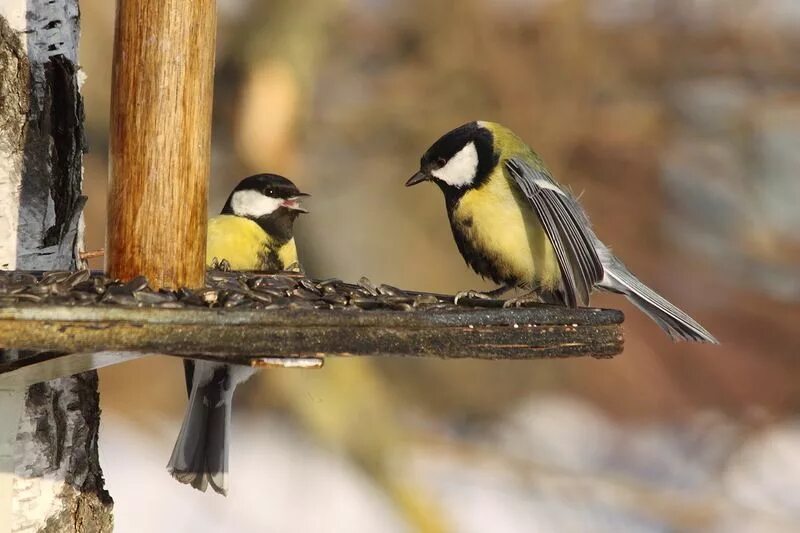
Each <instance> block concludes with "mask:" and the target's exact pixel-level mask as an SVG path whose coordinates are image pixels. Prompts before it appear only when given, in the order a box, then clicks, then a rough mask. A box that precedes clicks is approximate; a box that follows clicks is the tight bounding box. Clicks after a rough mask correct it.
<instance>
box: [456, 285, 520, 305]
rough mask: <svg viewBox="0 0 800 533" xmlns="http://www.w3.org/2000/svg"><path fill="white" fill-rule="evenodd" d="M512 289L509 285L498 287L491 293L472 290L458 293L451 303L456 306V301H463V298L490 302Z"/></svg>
mask: <svg viewBox="0 0 800 533" xmlns="http://www.w3.org/2000/svg"><path fill="white" fill-rule="evenodd" d="M512 288H513V287H511V286H510V285H502V286H500V287H498V288H496V289H493V290H491V291H486V292H480V291H473V290H468V291H461V292H459V293H457V294H456V295H455V297H454V298H453V303H454V304H455V305H458V301H459V300H461V299H463V298H476V299H479V300H492V299H494V298H496V297H497V296H501V295H503V294H505V293H507V292H508V291H510V290H511V289H512Z"/></svg>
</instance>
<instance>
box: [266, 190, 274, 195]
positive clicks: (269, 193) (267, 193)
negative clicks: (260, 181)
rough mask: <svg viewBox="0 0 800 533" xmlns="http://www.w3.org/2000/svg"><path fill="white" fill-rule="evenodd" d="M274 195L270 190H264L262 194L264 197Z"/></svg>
mask: <svg viewBox="0 0 800 533" xmlns="http://www.w3.org/2000/svg"><path fill="white" fill-rule="evenodd" d="M274 193H275V191H273V190H272V189H264V194H265V195H266V196H272V195H273V194H274Z"/></svg>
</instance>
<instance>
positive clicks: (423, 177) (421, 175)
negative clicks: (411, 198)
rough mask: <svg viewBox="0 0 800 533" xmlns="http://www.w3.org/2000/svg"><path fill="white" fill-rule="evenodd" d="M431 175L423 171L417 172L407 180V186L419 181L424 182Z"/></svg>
mask: <svg viewBox="0 0 800 533" xmlns="http://www.w3.org/2000/svg"><path fill="white" fill-rule="evenodd" d="M429 179H431V178H430V176H428V175H427V174H425V173H424V172H422V171H419V172H417V173H416V174H414V175H413V176H411V178H410V179H409V180H408V181H407V182H406V187H411V186H412V185H416V184H417V183H422V182H423V181H428V180H429Z"/></svg>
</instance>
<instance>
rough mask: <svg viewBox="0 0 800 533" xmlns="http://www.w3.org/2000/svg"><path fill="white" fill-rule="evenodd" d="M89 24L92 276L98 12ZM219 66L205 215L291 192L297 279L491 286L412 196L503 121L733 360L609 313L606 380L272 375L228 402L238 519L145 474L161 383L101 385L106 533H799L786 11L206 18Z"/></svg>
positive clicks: (345, 7)
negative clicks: (466, 135)
mask: <svg viewBox="0 0 800 533" xmlns="http://www.w3.org/2000/svg"><path fill="white" fill-rule="evenodd" d="M81 8H82V15H83V24H82V26H83V37H82V44H81V62H82V64H83V67H84V69H85V71H86V74H87V76H88V77H87V80H86V83H85V85H84V88H83V90H84V95H85V98H86V113H87V128H88V136H89V141H90V149H91V152H90V153H89V154H88V155H87V158H86V186H85V190H86V193H87V194H88V195H89V198H90V199H89V204H88V207H87V211H86V222H87V232H86V248H87V249H88V250H91V249H96V248H100V247H102V246H103V239H104V234H103V232H104V225H105V194H106V179H107V165H108V161H107V151H108V138H107V130H108V116H109V112H108V111H109V87H110V77H111V55H112V35H113V19H114V2H109V1H108V0H82V1H81ZM217 54H218V55H217V73H216V89H215V108H214V142H213V172H212V184H211V197H210V202H209V213H210V214H215V213H217V212H218V211H219V209H220V208H221V206H222V204H223V203H224V200H225V197H226V196H227V194H228V192H229V190H230V189H231V188H232V187H233V186H234V185H235V183H237V181H238V180H239V179H240V178H241V177H244V176H245V175H249V174H252V173H255V172H262V171H272V172H277V173H281V174H284V175H286V176H288V177H290V178H291V179H293V180H294V181H295V182H296V183H297V184H298V185H299V186H300V188H301V189H302V190H308V191H310V192H311V193H313V195H314V196H313V198H312V199H311V200H310V201H309V202H307V206H308V207H309V208H310V209H311V211H312V214H311V215H308V216H307V217H303V218H301V219H300V221H299V223H298V228H297V232H298V243H299V249H300V255H301V261H302V262H303V264H304V266H305V269H306V271H307V272H308V273H309V274H310V275H311V276H314V277H321V278H324V277H332V276H336V277H341V278H344V279H347V280H356V279H358V278H359V277H361V276H368V277H369V278H371V279H372V280H373V281H377V282H382V283H389V284H392V285H397V286H401V287H404V288H414V289H422V290H432V291H440V292H445V291H458V290H463V289H467V288H485V287H488V285H486V284H483V283H482V282H481V281H480V279H479V278H478V277H477V276H476V275H474V274H473V273H471V272H470V271H469V270H468V269H467V267H466V266H465V265H464V263H463V261H462V259H461V257H460V255H459V254H458V251H457V249H456V246H455V244H454V242H453V239H452V237H451V235H450V229H449V226H448V223H447V218H446V214H445V210H444V205H443V201H442V198H441V194H440V193H439V191H438V190H435V188H434V187H432V186H421V187H417V188H414V189H410V190H407V189H405V188H404V187H403V182H404V181H405V179H407V178H408V177H409V176H410V175H411V174H412V173H413V172H415V171H416V169H417V167H418V160H419V157H420V155H421V154H422V153H423V152H424V150H425V149H426V148H427V147H428V146H429V145H430V144H431V143H432V142H433V141H434V140H436V138H438V137H439V136H440V135H441V134H443V133H444V132H446V131H447V130H449V129H452V128H453V127H456V126H458V125H460V124H462V123H464V122H467V121H470V120H474V119H485V120H494V121H498V122H502V123H504V124H505V125H507V126H509V127H511V128H512V129H514V130H515V131H516V132H517V133H518V134H519V135H520V136H521V137H523V138H524V139H525V140H527V141H528V142H529V143H530V144H531V145H532V146H533V147H534V148H535V149H536V150H537V151H538V152H539V153H540V154H541V155H542V157H543V158H544V159H545V161H546V162H547V163H548V164H549V166H550V167H551V169H552V171H553V172H554V173H555V175H556V176H557V177H558V178H559V179H560V180H561V181H562V182H565V183H568V184H570V185H571V187H572V188H573V190H574V191H576V192H579V193H581V194H582V196H581V198H582V201H583V203H584V205H585V206H586V207H587V209H588V212H589V214H590V215H591V217H592V220H593V222H594V224H595V226H596V229H597V232H598V234H599V235H600V237H601V238H602V239H603V240H605V241H606V242H607V243H608V244H610V245H612V246H613V247H614V249H615V251H616V252H617V253H618V255H619V256H620V257H622V258H624V260H625V262H626V263H627V264H628V266H629V267H630V268H631V269H632V270H633V271H634V272H636V273H637V274H638V275H639V276H640V277H641V278H642V279H643V280H645V281H646V282H647V283H648V284H650V285H652V286H653V287H654V288H656V289H657V290H659V291H660V292H661V293H663V294H664V295H665V296H667V297H668V298H669V299H670V300H672V301H674V302H675V303H677V304H678V305H679V306H680V307H682V308H684V309H685V310H687V311H689V312H690V313H691V314H692V315H693V316H694V317H695V318H697V319H698V320H699V321H700V322H701V323H703V324H704V325H705V326H706V327H707V328H708V329H709V330H710V331H711V332H712V333H714V334H715V335H716V336H717V337H718V338H719V339H720V340H721V341H722V345H721V346H720V347H708V346H698V345H687V344H672V343H671V342H670V341H669V339H668V338H667V337H666V336H665V335H663V334H662V333H661V331H660V330H659V329H658V328H657V327H656V326H655V325H654V324H653V323H651V322H650V321H649V320H648V319H647V318H646V317H644V316H643V315H641V314H639V313H638V312H636V310H635V309H633V308H632V307H631V306H629V305H628V304H627V302H626V301H624V300H623V299H621V298H618V297H613V296H598V297H596V299H595V300H594V303H595V304H596V305H598V306H606V307H615V308H620V309H623V310H624V311H625V313H626V325H625V333H626V348H625V352H624V353H623V354H622V355H620V356H617V357H616V358H615V359H613V360H605V361H597V360H591V359H575V360H559V361H535V362H477V361H436V360H402V359H377V358H375V359H371V360H367V359H352V360H329V361H327V362H326V364H325V367H324V369H322V370H316V371H301V370H270V371H264V372H261V373H260V374H259V375H258V376H257V377H255V378H253V379H251V380H250V381H249V382H248V383H246V384H245V385H244V386H242V387H240V389H239V392H238V394H237V397H236V412H235V417H234V445H233V451H232V456H231V472H232V474H231V489H230V495H229V496H228V498H227V499H226V498H221V497H218V496H216V495H214V494H201V493H198V492H196V491H194V490H192V489H190V488H189V487H187V486H184V485H180V484H178V483H176V482H174V481H173V480H172V479H171V478H170V477H169V475H168V474H167V472H166V470H165V468H164V467H165V465H166V462H167V459H168V458H169V454H170V452H171V449H172V444H173V442H174V439H175V436H176V435H177V432H178V428H179V425H180V420H181V417H182V414H183V408H184V406H185V402H186V394H185V389H184V386H183V374H182V368H181V366H180V363H179V362H177V361H174V360H167V359H166V358H159V357H150V358H146V359H143V360H140V361H137V362H133V363H128V364H124V365H119V366H115V367H112V368H109V369H105V370H102V371H101V372H100V375H101V389H102V390H101V398H102V407H103V410H104V418H103V428H102V433H101V446H100V450H101V461H102V464H103V468H104V471H105V473H106V475H107V482H108V488H109V490H110V491H111V493H112V495H113V496H114V498H115V500H116V505H115V515H116V525H117V531H121V532H127V531H135V532H140V531H193V532H199V531H216V532H218V531H250V530H254V531H255V530H258V531H280V532H293V531H302V532H315V531H343V532H344V531H346V532H361V531H365V532H375V531H426V532H434V531H453V532H478V531H480V532H484V531H493V532H495V531H498V532H506V531H507V532H518V531H519V532H526V531H726V532H727V531H753V532H756V531H758V532H761V531H767V532H769V531H798V530H800V333H799V332H798V329H799V328H800V208H798V203H800V61H798V57H800V2H798V1H797V0H492V1H488V0H483V1H480V0H405V1H402V2H401V1H391V0H302V1H301V0H270V1H266V0H219V36H218V49H217ZM94 266H95V267H101V266H102V261H100V262H98V263H95V264H94Z"/></svg>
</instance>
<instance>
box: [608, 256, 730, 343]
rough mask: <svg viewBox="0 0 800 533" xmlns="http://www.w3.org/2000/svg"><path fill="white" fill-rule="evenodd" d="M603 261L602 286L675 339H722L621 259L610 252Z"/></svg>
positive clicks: (693, 340)
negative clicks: (639, 277) (652, 286)
mask: <svg viewBox="0 0 800 533" xmlns="http://www.w3.org/2000/svg"><path fill="white" fill-rule="evenodd" d="M608 255H609V256H610V257H608V256H607V257H606V258H604V259H606V260H604V261H603V263H604V264H603V266H604V269H605V274H606V276H605V278H604V279H603V281H602V282H601V283H600V284H599V287H600V288H603V289H606V290H610V291H612V292H618V293H621V294H623V295H625V297H627V298H628V300H630V301H631V302H632V303H633V304H634V305H635V306H636V307H638V308H639V309H641V310H642V311H643V312H644V313H645V314H647V316H649V317H650V318H651V319H653V321H654V322H655V323H656V324H658V325H659V327H661V329H663V330H664V331H665V332H666V333H667V334H668V335H669V336H670V337H671V338H672V340H675V341H690V342H708V343H711V344H719V341H718V340H717V339H715V338H714V336H713V335H712V334H711V333H709V332H708V331H707V330H706V329H705V328H704V327H703V326H701V325H700V324H698V323H697V321H696V320H694V319H693V318H692V317H690V316H689V315H687V314H686V313H685V312H683V311H681V310H680V309H678V308H677V307H675V306H674V305H673V304H671V303H670V302H668V301H667V300H666V299H665V298H664V297H663V296H661V295H660V294H658V293H657V292H656V291H654V290H653V289H651V288H650V287H648V286H647V285H645V284H644V283H642V282H641V281H639V279H638V278H637V277H636V276H634V275H633V274H632V273H631V272H630V271H629V270H628V269H627V268H626V267H625V265H624V264H622V262H621V261H620V260H619V259H617V258H616V257H614V256H613V255H610V254H608Z"/></svg>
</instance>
